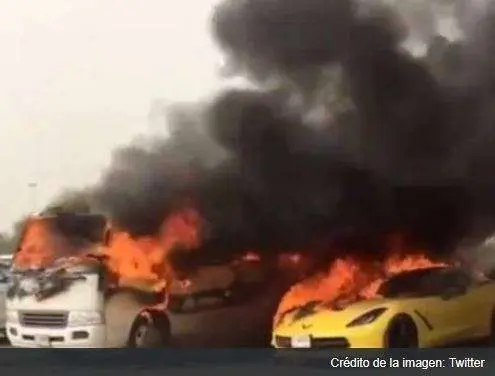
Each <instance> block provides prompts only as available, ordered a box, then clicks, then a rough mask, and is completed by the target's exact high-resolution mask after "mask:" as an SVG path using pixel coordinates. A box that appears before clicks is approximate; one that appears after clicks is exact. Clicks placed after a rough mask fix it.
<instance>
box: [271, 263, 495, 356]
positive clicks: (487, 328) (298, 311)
mask: <svg viewBox="0 0 495 376" xmlns="http://www.w3.org/2000/svg"><path fill="white" fill-rule="evenodd" d="M481 339H488V340H489V341H490V343H495V281H492V280H489V279H486V278H481V277H479V276H477V275H474V274H471V273H469V272H467V271H466V270H464V269H461V268H456V267H450V266H445V267H430V268H426V269H420V270H413V271H407V272H403V273H400V274H398V275H395V276H394V277H391V278H389V279H388V280H386V281H385V282H384V283H383V284H382V285H381V287H380V289H379V293H378V296H377V297H376V298H373V299H368V300H365V299H363V300H361V301H355V302H353V303H349V304H339V302H338V301H333V302H331V303H329V302H323V301H311V302H308V303H306V304H304V305H301V306H298V307H294V308H292V309H290V310H288V311H286V312H284V313H282V314H281V315H280V316H279V319H278V321H277V322H276V323H275V327H274V330H273V335H272V346H274V347H276V348H407V347H446V346H447V347H448V346H456V345H460V344H467V343H470V342H471V341H477V340H481Z"/></svg>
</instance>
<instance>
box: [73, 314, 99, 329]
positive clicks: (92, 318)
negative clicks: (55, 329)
mask: <svg viewBox="0 0 495 376" xmlns="http://www.w3.org/2000/svg"><path fill="white" fill-rule="evenodd" d="M103 322H104V320H103V314H102V313H101V312H98V311H71V312H70V313H69V322H68V325H69V326H82V325H100V324H103Z"/></svg>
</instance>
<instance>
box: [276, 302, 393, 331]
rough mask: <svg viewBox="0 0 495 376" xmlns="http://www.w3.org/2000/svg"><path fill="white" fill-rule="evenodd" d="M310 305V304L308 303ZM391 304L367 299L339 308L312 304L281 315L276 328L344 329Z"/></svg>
mask: <svg viewBox="0 0 495 376" xmlns="http://www.w3.org/2000/svg"><path fill="white" fill-rule="evenodd" d="M310 303H311V302H310ZM391 304H392V302H391V301H390V300H388V299H381V298H377V299H369V300H361V301H358V302H354V303H350V304H347V305H343V306H340V307H336V306H332V305H329V304H325V303H313V304H307V305H305V306H302V307H299V308H297V309H294V310H291V311H289V312H287V313H285V314H283V315H282V317H281V319H280V320H279V321H278V323H277V324H276V325H275V327H276V328H282V329H288V330H290V329H291V328H297V327H302V328H310V327H311V328H312V329H313V330H318V328H319V327H324V328H325V329H328V328H329V326H331V327H332V328H333V329H344V328H346V326H347V325H348V324H349V323H350V322H351V321H352V320H354V319H356V318H358V317H359V316H361V315H363V314H365V313H367V312H369V311H371V310H373V309H376V308H389V307H390V306H391Z"/></svg>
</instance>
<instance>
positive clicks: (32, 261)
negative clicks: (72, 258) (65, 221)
mask: <svg viewBox="0 0 495 376" xmlns="http://www.w3.org/2000/svg"><path fill="white" fill-rule="evenodd" d="M54 249H55V247H54V244H53V237H52V236H51V235H50V229H49V228H48V226H47V224H46V223H45V222H41V221H36V220H32V221H29V222H28V223H27V225H26V229H25V233H24V239H23V242H22V244H21V246H20V247H19V250H18V252H17V254H16V256H15V264H16V266H17V267H19V268H30V267H41V266H43V265H46V264H48V263H50V262H52V261H54V259H55V254H54Z"/></svg>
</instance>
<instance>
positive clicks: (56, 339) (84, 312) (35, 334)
mask: <svg viewBox="0 0 495 376" xmlns="http://www.w3.org/2000/svg"><path fill="white" fill-rule="evenodd" d="M105 226H106V222H105V220H104V218H103V217H101V216H94V215H74V216H71V215H65V216H64V215H54V216H33V217H32V218H29V219H28V220H27V222H26V224H25V226H24V229H23V231H22V234H21V236H20V239H19V244H18V247H17V249H16V251H15V254H14V258H13V261H12V271H11V280H10V283H9V287H8V289H7V292H6V294H7V299H6V308H7V310H6V318H7V325H6V327H7V328H6V330H7V336H8V338H9V341H10V342H11V344H12V345H13V346H14V347H98V346H101V345H103V344H104V342H105V337H106V336H105V328H104V324H105V317H104V312H103V309H102V308H103V304H104V302H103V301H104V290H103V287H104V286H102V278H101V273H102V271H101V267H100V265H99V264H98V263H97V262H90V261H89V260H88V261H86V260H84V258H80V259H78V262H74V261H73V260H76V258H77V257H80V256H81V255H82V253H83V252H90V251H91V250H93V249H96V248H97V247H98V246H100V245H102V244H103V243H104V236H105V230H106V227H105ZM70 260H72V262H71V261H70Z"/></svg>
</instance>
